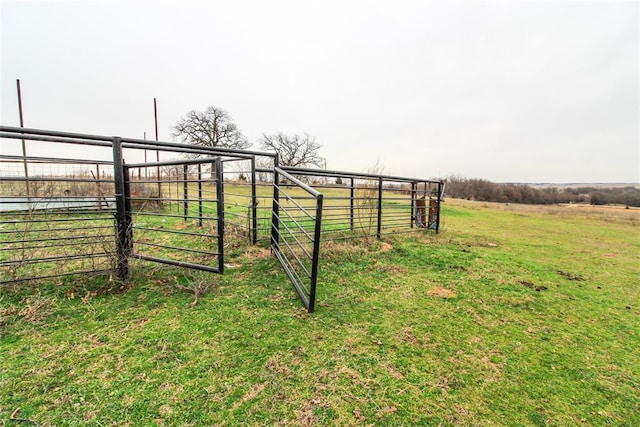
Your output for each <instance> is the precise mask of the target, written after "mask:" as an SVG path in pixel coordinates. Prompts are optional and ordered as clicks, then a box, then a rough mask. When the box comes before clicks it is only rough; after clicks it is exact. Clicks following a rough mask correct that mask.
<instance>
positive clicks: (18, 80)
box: [16, 79, 31, 209]
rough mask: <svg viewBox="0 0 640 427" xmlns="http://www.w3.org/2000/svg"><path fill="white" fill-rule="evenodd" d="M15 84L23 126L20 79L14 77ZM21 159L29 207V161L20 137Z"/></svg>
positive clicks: (25, 146)
mask: <svg viewBox="0 0 640 427" xmlns="http://www.w3.org/2000/svg"><path fill="white" fill-rule="evenodd" d="M16 86H17V90H18V114H19V116H20V127H21V128H23V127H24V115H23V114H22V90H21V89H20V79H16ZM22 161H23V163H24V179H25V181H24V183H25V186H26V188H27V202H28V203H27V204H28V205H29V209H31V203H30V200H29V198H30V197H31V185H30V184H29V166H28V165H29V161H28V160H27V143H26V142H25V140H24V139H22Z"/></svg>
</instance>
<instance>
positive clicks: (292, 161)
mask: <svg viewBox="0 0 640 427" xmlns="http://www.w3.org/2000/svg"><path fill="white" fill-rule="evenodd" d="M259 142H260V147H262V148H263V149H265V150H271V151H275V152H276V153H278V155H279V157H280V164H281V165H283V166H292V167H308V166H311V165H315V166H317V167H319V168H322V167H323V165H324V161H325V160H324V158H323V157H321V156H319V155H318V150H319V149H320V148H321V147H322V146H321V145H320V144H318V142H316V138H315V137H313V136H311V135H309V134H308V133H305V134H303V135H302V136H300V135H296V134H294V135H291V136H290V135H285V134H284V133H282V132H278V133H275V134H271V135H269V134H266V133H264V134H262V137H261V138H260V140H259Z"/></svg>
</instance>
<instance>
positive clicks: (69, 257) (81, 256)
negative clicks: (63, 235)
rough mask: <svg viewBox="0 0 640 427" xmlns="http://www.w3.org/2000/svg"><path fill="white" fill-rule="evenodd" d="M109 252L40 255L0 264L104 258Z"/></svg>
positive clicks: (0, 263) (0, 262)
mask: <svg viewBox="0 0 640 427" xmlns="http://www.w3.org/2000/svg"><path fill="white" fill-rule="evenodd" d="M110 255H111V254H110V253H108V252H103V253H96V254H75V255H61V256H51V257H42V258H31V259H26V260H20V261H15V260H9V261H0V265H12V264H20V265H26V264H39V263H41V262H56V261H68V260H73V259H86V258H104V257H108V256H110Z"/></svg>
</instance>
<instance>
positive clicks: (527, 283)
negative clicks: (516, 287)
mask: <svg viewBox="0 0 640 427" xmlns="http://www.w3.org/2000/svg"><path fill="white" fill-rule="evenodd" d="M520 284H521V285H522V286H526V287H527V288H529V289H534V290H536V291H538V292H540V291H546V290H547V289H548V288H547V287H546V286H544V285H538V286H536V284H535V283H533V282H530V281H528V280H521V281H520Z"/></svg>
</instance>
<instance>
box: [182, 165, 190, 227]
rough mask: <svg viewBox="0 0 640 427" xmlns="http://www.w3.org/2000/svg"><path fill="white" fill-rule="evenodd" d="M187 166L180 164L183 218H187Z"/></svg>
mask: <svg viewBox="0 0 640 427" xmlns="http://www.w3.org/2000/svg"><path fill="white" fill-rule="evenodd" d="M188 172H189V166H187V165H182V200H183V203H184V207H183V211H184V220H185V221H186V220H187V216H188V215H189V194H188V191H189V190H188V184H187V178H188V176H187V175H188Z"/></svg>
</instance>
